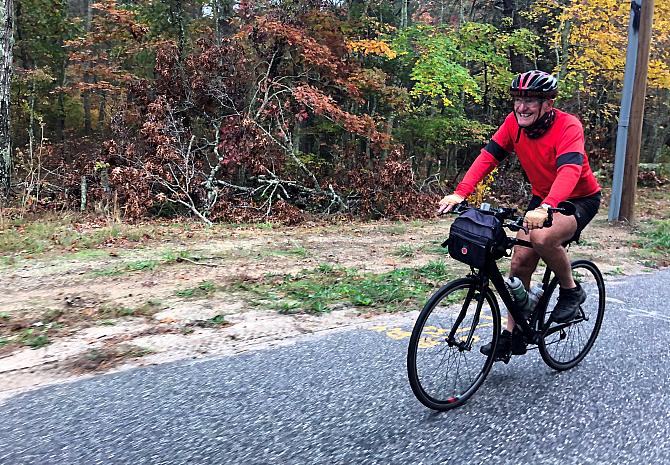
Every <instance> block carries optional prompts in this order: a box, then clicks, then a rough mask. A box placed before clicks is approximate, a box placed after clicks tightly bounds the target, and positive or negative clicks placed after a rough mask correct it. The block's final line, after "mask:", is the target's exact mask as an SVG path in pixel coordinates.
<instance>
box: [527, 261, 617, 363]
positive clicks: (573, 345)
mask: <svg viewBox="0 0 670 465" xmlns="http://www.w3.org/2000/svg"><path fill="white" fill-rule="evenodd" d="M572 275H573V277H574V279H575V282H578V283H579V284H580V285H581V286H582V288H583V289H584V291H585V292H586V300H585V301H584V303H583V304H582V305H580V307H579V313H578V314H577V316H576V317H575V319H574V320H573V321H571V322H568V323H562V324H554V325H552V326H549V316H550V314H551V311H552V310H553V308H554V306H555V305H556V302H557V300H558V279H557V278H556V277H554V279H552V280H551V282H550V283H549V286H548V287H547V291H546V292H547V293H548V294H549V303H548V305H547V308H546V311H545V315H544V327H545V336H544V337H543V338H542V339H541V341H540V344H538V348H539V350H540V355H542V359H543V360H544V362H545V363H546V364H547V365H549V366H550V367H551V368H553V369H555V370H561V371H562V370H569V369H570V368H572V367H574V366H575V365H577V364H578V363H579V362H581V361H582V360H583V359H584V357H586V354H588V353H589V350H591V347H593V344H594V342H595V341H596V338H597V337H598V332H599V331H600V326H601V325H602V322H603V317H604V315H605V281H604V280H603V277H602V274H601V273H600V270H599V269H598V267H596V265H595V264H594V263H593V262H590V261H588V260H576V261H574V262H572Z"/></svg>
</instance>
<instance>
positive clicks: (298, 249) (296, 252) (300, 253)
mask: <svg viewBox="0 0 670 465" xmlns="http://www.w3.org/2000/svg"><path fill="white" fill-rule="evenodd" d="M272 254H273V255H282V256H290V257H300V258H305V257H307V256H309V251H308V250H307V249H306V248H304V247H303V246H301V245H295V246H294V247H293V248H290V249H288V250H275V251H273V252H272Z"/></svg>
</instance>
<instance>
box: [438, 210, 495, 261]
mask: <svg viewBox="0 0 670 465" xmlns="http://www.w3.org/2000/svg"><path fill="white" fill-rule="evenodd" d="M506 240H507V235H506V234H505V231H503V228H502V224H501V222H500V220H499V219H498V218H496V217H495V216H493V215H487V214H485V213H482V212H480V211H479V210H475V209H470V210H467V211H465V212H464V213H462V214H461V215H460V216H459V217H458V218H456V219H455V220H454V222H453V223H452V225H451V229H450V230H449V239H447V241H446V242H447V249H448V250H449V255H451V257H452V258H454V259H455V260H458V261H459V262H463V263H467V264H468V265H470V266H472V267H474V268H483V267H484V266H485V265H486V263H487V262H488V261H489V260H491V259H494V260H495V259H497V258H500V257H501V256H502V255H503V254H504V244H505V242H506ZM501 249H502V250H503V253H502V254H501V253H500V251H501Z"/></svg>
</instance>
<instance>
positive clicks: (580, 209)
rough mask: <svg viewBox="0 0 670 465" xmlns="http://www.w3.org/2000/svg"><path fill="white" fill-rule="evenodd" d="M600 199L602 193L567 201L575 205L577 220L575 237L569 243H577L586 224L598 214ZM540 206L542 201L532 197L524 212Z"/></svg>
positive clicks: (535, 196)
mask: <svg viewBox="0 0 670 465" xmlns="http://www.w3.org/2000/svg"><path fill="white" fill-rule="evenodd" d="M601 199H602V193H600V192H598V193H596V194H593V195H589V196H588V197H580V198H578V199H569V200H568V201H569V202H570V203H572V204H574V205H575V208H576V211H575V219H576V220H577V231H575V235H574V236H572V239H570V241H579V235H580V234H581V233H582V231H583V230H584V228H585V227H586V225H587V224H589V223H590V222H591V220H592V219H593V217H594V216H596V213H598V208H600V200H601ZM541 204H542V199H541V198H540V197H538V196H537V195H534V196H533V198H531V199H530V203H529V204H528V207H527V208H526V211H527V212H528V211H530V210H535V209H536V208H537V207H539V206H540V205H541Z"/></svg>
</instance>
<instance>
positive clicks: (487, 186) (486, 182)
mask: <svg viewBox="0 0 670 465" xmlns="http://www.w3.org/2000/svg"><path fill="white" fill-rule="evenodd" d="M497 172H498V168H494V169H493V171H491V173H489V175H488V176H486V178H485V179H483V180H482V181H480V182H479V183H478V184H477V186H475V191H474V192H473V193H472V194H470V195H469V196H468V198H467V201H468V203H469V204H472V205H475V206H476V207H479V206H480V205H481V204H482V202H483V201H484V199H485V198H486V194H488V193H489V191H490V190H491V185H492V184H493V181H494V180H495V178H494V175H495V174H496V173H497Z"/></svg>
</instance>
